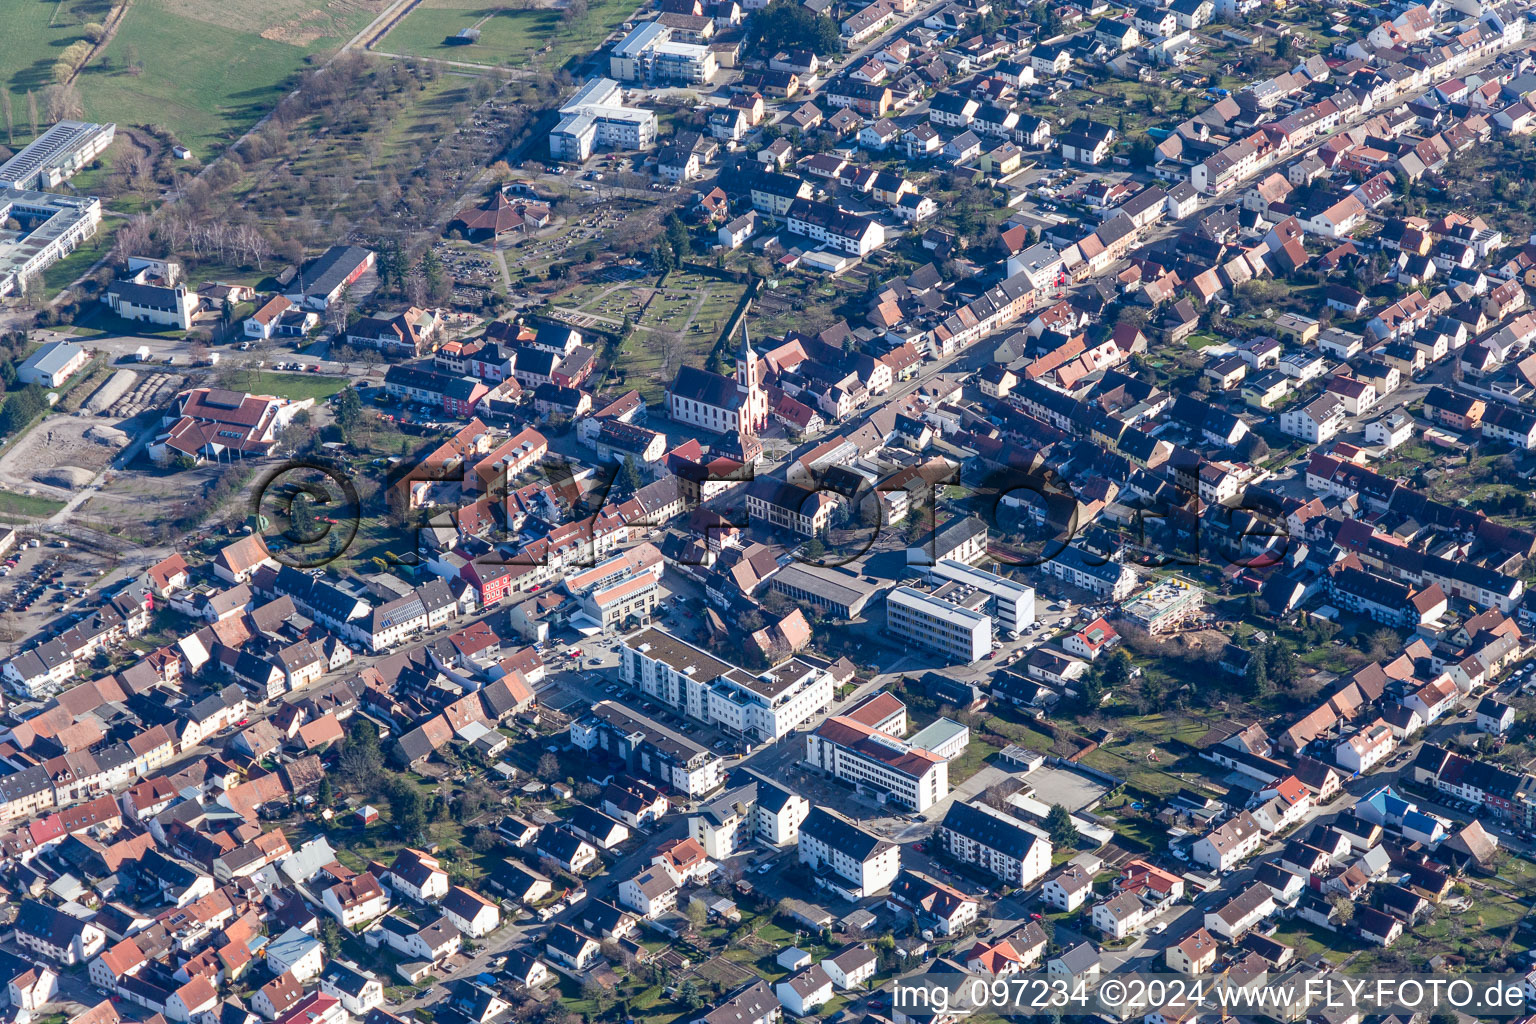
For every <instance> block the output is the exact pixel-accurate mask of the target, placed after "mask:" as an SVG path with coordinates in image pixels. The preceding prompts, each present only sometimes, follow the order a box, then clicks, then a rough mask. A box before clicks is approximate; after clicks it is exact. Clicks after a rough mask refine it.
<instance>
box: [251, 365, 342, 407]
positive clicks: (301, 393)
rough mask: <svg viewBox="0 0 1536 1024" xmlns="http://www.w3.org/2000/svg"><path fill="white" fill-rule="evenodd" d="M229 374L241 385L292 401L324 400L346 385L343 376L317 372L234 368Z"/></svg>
mask: <svg viewBox="0 0 1536 1024" xmlns="http://www.w3.org/2000/svg"><path fill="white" fill-rule="evenodd" d="M230 376H231V378H232V379H234V380H238V381H241V382H244V383H243V385H242V386H244V385H249V386H250V387H251V388H252V389H254V390H256V391H260V392H261V393H262V394H272V395H277V396H278V397H279V398H291V399H293V400H294V401H302V400H303V399H306V398H313V399H315V401H316V403H319V402H323V401H325V400H326V399H327V398H330V397H331V396H332V395H334V394H335V393H336V392H338V391H340V390H341V389H342V388H344V387H346V386H347V381H346V378H344V377H322V376H321V375H320V374H318V373H316V374H305V373H258V372H255V371H252V370H235V371H234V372H233V373H232V374H231V375H230Z"/></svg>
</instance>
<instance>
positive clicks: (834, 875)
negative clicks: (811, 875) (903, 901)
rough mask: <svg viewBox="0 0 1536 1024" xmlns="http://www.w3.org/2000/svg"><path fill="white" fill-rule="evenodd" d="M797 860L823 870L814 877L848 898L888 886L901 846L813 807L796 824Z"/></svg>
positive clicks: (894, 875)
mask: <svg viewBox="0 0 1536 1024" xmlns="http://www.w3.org/2000/svg"><path fill="white" fill-rule="evenodd" d="M799 851H800V863H802V864H806V865H809V866H810V868H811V869H812V870H813V871H817V872H823V873H822V874H821V875H820V877H819V878H818V881H819V882H821V883H822V884H824V885H827V886H829V887H831V888H832V889H834V890H835V891H837V892H838V893H839V894H841V895H842V896H844V897H845V898H847V899H849V900H860V899H863V898H864V897H865V896H872V895H874V894H875V893H877V892H879V891H880V890H882V889H886V888H889V887H890V884H891V883H892V882H894V881H895V880H896V875H897V873H898V872H899V871H900V870H901V847H900V846H897V845H896V844H895V843H892V842H887V841H886V840H884V839H881V838H880V837H879V836H876V835H871V834H870V833H868V832H866V831H864V830H863V829H861V828H859V826H857V825H855V824H854V823H853V822H851V821H849V820H848V819H847V818H844V817H842V816H841V815H838V814H834V813H832V812H831V811H829V810H827V809H826V808H824V807H817V808H815V809H814V810H812V811H811V813H810V814H809V815H807V816H806V819H805V822H804V823H803V824H802V825H801V826H800V841H799Z"/></svg>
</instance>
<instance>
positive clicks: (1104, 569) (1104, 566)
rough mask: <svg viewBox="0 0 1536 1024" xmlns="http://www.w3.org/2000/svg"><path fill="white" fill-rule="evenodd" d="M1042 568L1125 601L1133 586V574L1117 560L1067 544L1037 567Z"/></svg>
mask: <svg viewBox="0 0 1536 1024" xmlns="http://www.w3.org/2000/svg"><path fill="white" fill-rule="evenodd" d="M1040 568H1041V569H1043V570H1044V571H1045V572H1047V573H1049V574H1050V575H1052V576H1054V577H1056V578H1057V579H1059V580H1062V581H1063V582H1066V583H1070V584H1072V585H1073V586H1074V587H1081V588H1082V589H1084V590H1086V591H1088V592H1090V593H1092V594H1096V595H1097V596H1098V597H1100V598H1101V599H1104V600H1109V601H1124V600H1125V599H1126V598H1127V597H1130V596H1131V591H1132V590H1134V589H1136V574H1135V573H1134V572H1132V571H1131V570H1130V569H1127V568H1126V567H1125V566H1123V565H1121V564H1120V563H1119V562H1115V561H1111V560H1107V559H1103V558H1099V557H1097V556H1095V555H1090V554H1088V553H1087V552H1085V551H1083V550H1082V549H1081V548H1078V547H1076V546H1075V545H1072V544H1068V545H1067V546H1066V547H1064V548H1062V549H1061V553H1060V554H1058V555H1057V556H1056V557H1055V558H1053V559H1051V560H1050V561H1049V562H1046V563H1045V564H1044V565H1042V566H1041V567H1040Z"/></svg>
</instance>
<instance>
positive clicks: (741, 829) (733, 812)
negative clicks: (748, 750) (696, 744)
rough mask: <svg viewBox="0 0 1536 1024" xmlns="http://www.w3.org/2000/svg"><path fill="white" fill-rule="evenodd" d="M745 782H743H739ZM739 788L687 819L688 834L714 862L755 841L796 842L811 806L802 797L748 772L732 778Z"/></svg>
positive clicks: (734, 854) (782, 843)
mask: <svg viewBox="0 0 1536 1024" xmlns="http://www.w3.org/2000/svg"><path fill="white" fill-rule="evenodd" d="M742 780H747V781H742ZM732 781H733V782H737V783H739V784H737V785H735V786H734V787H733V788H731V789H728V790H726V791H725V792H724V793H721V794H720V795H719V796H717V797H715V798H714V799H713V800H711V801H709V802H708V803H706V804H702V805H700V806H699V807H698V809H697V810H696V811H695V812H694V814H693V815H692V816H691V817H690V818H689V819H688V834H689V835H691V836H692V837H693V838H694V839H697V840H698V841H699V844H700V845H701V846H703V847H704V852H705V854H707V855H708V856H709V857H711V858H713V859H714V860H727V859H729V858H731V857H734V856H736V855H737V854H738V853H741V852H743V851H744V850H746V849H747V848H748V847H750V846H751V844H752V842H753V840H759V841H762V842H765V843H768V844H770V845H772V846H788V845H789V844H791V843H796V842H798V841H799V838H800V826H801V824H802V823H803V822H804V821H805V818H806V815H808V814H810V813H811V805H810V803H809V801H807V800H806V799H805V797H803V796H801V795H800V794H798V793H793V792H791V791H790V790H788V789H786V788H785V787H783V786H781V785H779V784H778V783H776V782H771V781H769V780H767V779H764V778H762V777H761V776H757V775H753V774H751V773H750V772H741V773H738V774H737V775H736V776H734V777H733V778H732Z"/></svg>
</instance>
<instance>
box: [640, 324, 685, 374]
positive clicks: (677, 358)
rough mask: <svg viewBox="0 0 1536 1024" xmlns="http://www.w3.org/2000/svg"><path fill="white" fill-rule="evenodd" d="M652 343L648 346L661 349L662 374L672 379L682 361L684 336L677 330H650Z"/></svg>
mask: <svg viewBox="0 0 1536 1024" xmlns="http://www.w3.org/2000/svg"><path fill="white" fill-rule="evenodd" d="M647 333H649V335H650V344H648V345H647V346H646V348H652V349H660V350H661V376H662V377H663V378H664V379H667V380H671V379H672V375H673V374H674V373H675V372H676V371H677V368H678V367H679V366H680V365H681V363H682V358H683V349H684V338H683V336H682V335H681V334H679V333H678V332H677V331H649V332H647Z"/></svg>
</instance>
